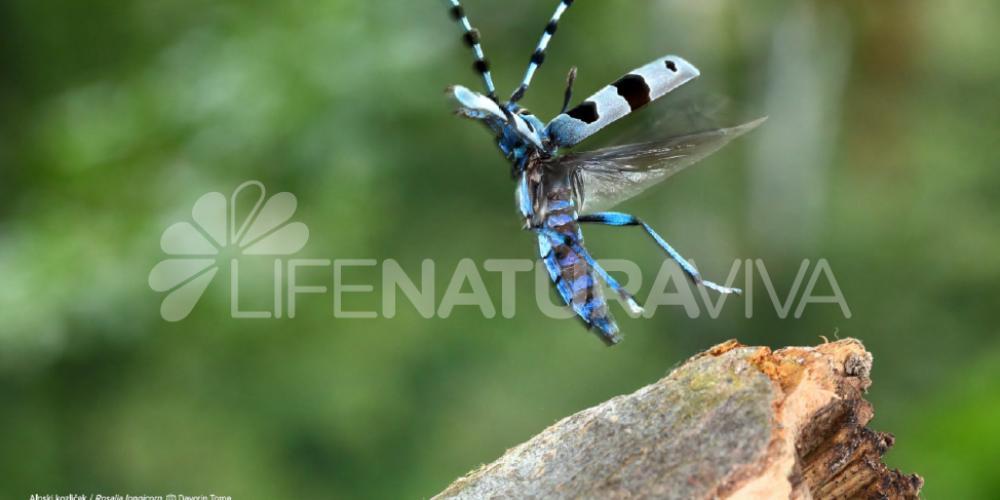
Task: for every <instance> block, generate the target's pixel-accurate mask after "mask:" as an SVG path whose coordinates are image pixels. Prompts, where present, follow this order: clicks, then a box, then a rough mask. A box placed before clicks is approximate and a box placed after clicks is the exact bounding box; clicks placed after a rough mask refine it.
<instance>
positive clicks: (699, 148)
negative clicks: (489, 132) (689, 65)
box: [550, 118, 766, 214]
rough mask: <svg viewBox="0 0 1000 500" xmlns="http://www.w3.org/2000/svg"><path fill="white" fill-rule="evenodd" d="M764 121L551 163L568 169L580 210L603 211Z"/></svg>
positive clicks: (603, 150) (685, 166)
mask: <svg viewBox="0 0 1000 500" xmlns="http://www.w3.org/2000/svg"><path fill="white" fill-rule="evenodd" d="M764 120H766V118H761V119H759V120H755V121H752V122H750V123H745V124H743V125H737V126H735V127H729V128H722V129H718V130H712V131H708V132H701V133H697V134H691V135H686V136H682V137H674V138H670V139H666V140H661V141H655V142H647V143H641V144H629V145H626V146H615V147H610V148H605V149H599V150H597V151H589V152H585V153H572V154H568V155H565V156H558V157H556V158H554V159H553V160H552V163H553V164H552V165H550V168H553V169H565V170H564V171H565V172H568V173H569V174H570V176H571V179H572V183H573V191H574V194H575V196H576V198H577V205H578V206H579V207H580V213H581V214H592V213H596V212H603V211H605V210H608V209H610V208H611V207H613V206H615V205H617V204H619V203H621V202H623V201H625V200H627V199H629V198H632V197H633V196H635V195H637V194H639V193H641V192H643V191H645V190H646V189H649V188H650V187H652V186H654V185H656V184H657V183H659V182H661V181H663V180H664V179H666V178H668V177H670V176H672V175H674V174H676V173H677V172H679V171H681V170H683V169H685V168H687V167H689V166H691V165H693V164H695V163H697V162H698V161H699V160H701V159H702V158H705V157H706V156H708V155H710V154H712V153H714V152H716V151H718V150H719V149H720V148H722V147H723V146H725V145H726V144H727V143H728V142H729V141H731V140H733V139H735V138H737V137H739V136H741V135H743V134H745V133H747V132H749V131H751V130H753V129H754V128H755V127H756V126H757V125H760V124H761V122H763V121H764Z"/></svg>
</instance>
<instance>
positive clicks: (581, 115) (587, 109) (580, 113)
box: [566, 101, 600, 124]
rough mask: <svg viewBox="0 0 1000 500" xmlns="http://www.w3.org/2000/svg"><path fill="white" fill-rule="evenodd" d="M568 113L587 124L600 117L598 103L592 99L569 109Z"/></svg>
mask: <svg viewBox="0 0 1000 500" xmlns="http://www.w3.org/2000/svg"><path fill="white" fill-rule="evenodd" d="M566 114H567V115H569V116H570V117H571V118H576V119H577V120H580V121H582V122H583V123H587V124H590V123H594V122H596V121H597V119H598V118H600V115H598V114H597V104H596V103H594V102H592V101H583V103H581V104H580V105H579V106H577V107H575V108H573V109H571V110H569V111H568V112H567V113H566Z"/></svg>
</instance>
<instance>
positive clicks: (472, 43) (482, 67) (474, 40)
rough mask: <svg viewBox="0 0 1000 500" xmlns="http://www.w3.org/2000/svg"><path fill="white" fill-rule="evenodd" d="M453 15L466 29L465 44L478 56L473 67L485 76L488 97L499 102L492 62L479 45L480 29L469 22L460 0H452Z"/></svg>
mask: <svg viewBox="0 0 1000 500" xmlns="http://www.w3.org/2000/svg"><path fill="white" fill-rule="evenodd" d="M451 17H453V18H454V19H455V20H456V21H458V23H459V24H461V25H462V28H464V29H465V35H463V37H462V39H463V40H465V44H466V45H468V46H469V47H470V48H471V49H472V54H473V55H474V56H475V57H476V62H475V64H473V66H472V67H473V68H475V70H476V72H478V73H479V74H480V75H482V76H483V82H484V83H485V84H486V91H487V92H489V94H488V97H489V98H490V99H491V100H492V101H493V102H496V103H499V102H500V101H499V100H498V99H497V91H496V88H494V87H493V78H491V77H490V64H489V62H487V61H486V57H485V56H483V48H482V47H480V46H479V30H477V29H476V28H473V27H472V25H471V24H469V18H467V17H465V9H464V8H462V4H460V3H458V0H451Z"/></svg>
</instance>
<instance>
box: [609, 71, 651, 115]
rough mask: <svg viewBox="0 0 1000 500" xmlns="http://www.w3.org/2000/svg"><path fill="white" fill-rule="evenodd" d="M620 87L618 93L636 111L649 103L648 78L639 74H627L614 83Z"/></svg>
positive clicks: (616, 86)
mask: <svg viewBox="0 0 1000 500" xmlns="http://www.w3.org/2000/svg"><path fill="white" fill-rule="evenodd" d="M611 85H613V86H614V87H615V88H616V89H618V95H620V96H622V97H624V98H625V100H626V101H628V107H629V108H631V109H632V111H635V110H637V109H639V108H641V107H643V106H645V105H647V104H649V101H650V98H649V85H646V79H645V78H643V77H641V76H639V75H625V76H623V77H621V78H619V79H618V81H617V82H615V83H612V84H611Z"/></svg>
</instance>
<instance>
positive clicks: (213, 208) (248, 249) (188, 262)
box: [149, 181, 309, 321]
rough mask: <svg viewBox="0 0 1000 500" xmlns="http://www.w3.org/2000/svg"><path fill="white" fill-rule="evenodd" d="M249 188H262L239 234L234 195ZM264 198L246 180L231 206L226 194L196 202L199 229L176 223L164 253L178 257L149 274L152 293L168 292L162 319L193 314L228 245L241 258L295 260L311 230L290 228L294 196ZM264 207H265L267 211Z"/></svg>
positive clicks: (163, 240) (163, 241) (162, 245)
mask: <svg viewBox="0 0 1000 500" xmlns="http://www.w3.org/2000/svg"><path fill="white" fill-rule="evenodd" d="M251 184H252V185H255V186H258V187H260V199H258V200H257V204H256V205H254V207H253V210H251V211H250V214H249V215H247V218H246V220H244V221H243V224H242V225H241V226H240V227H239V230H238V231H237V230H236V196H237V195H238V194H239V192H240V191H241V190H243V188H245V187H247V186H249V185H251ZM264 198H265V191H264V185H263V184H261V183H260V182H257V181H248V182H245V183H243V184H242V185H240V187H238V188H236V191H233V196H232V198H231V199H230V202H229V204H228V207H227V204H226V196H225V195H224V194H222V193H208V194H206V195H204V196H202V197H201V198H198V201H196V202H195V204H194V208H193V209H192V210H191V216H192V218H193V219H194V222H195V224H197V226H198V227H197V228H196V227H195V226H194V225H192V224H190V223H187V222H178V223H177V224H174V225H172V226H170V227H169V228H167V230H166V231H164V232H163V237H162V238H161V239H160V248H162V249H163V251H164V252H166V253H167V255H176V256H179V257H180V258H174V259H166V260H163V261H161V262H160V263H159V264H157V265H156V267H154V268H153V270H152V271H150V273H149V286H150V288H152V289H153V290H155V291H157V292H166V291H170V294H169V295H167V297H166V298H165V299H163V304H162V305H161V306H160V315H161V316H163V319H165V320H167V321H180V320H182V319H184V318H186V317H187V315H188V314H190V313H191V310H192V309H194V306H195V304H197V303H198V299H200V298H201V295H202V294H203V293H204V292H205V289H206V288H208V284H209V283H211V282H212V278H214V277H215V274H216V273H217V272H218V271H219V266H218V265H216V258H215V257H213V256H218V255H219V252H220V250H221V249H222V248H224V247H226V246H227V245H236V246H238V247H239V248H240V249H242V250H240V252H239V253H241V254H243V255H291V254H293V253H295V252H298V251H299V250H301V249H302V247H304V246H305V245H306V242H307V241H309V228H308V227H306V225H305V224H303V223H301V222H293V223H291V224H286V222H288V220H289V219H291V218H292V215H294V214H295V208H296V207H297V205H298V201H297V200H296V199H295V195H293V194H292V193H278V194H276V195H274V196H272V197H271V198H270V199H268V200H267V203H264ZM261 203H264V207H263V208H261ZM227 208H228V210H227ZM258 210H259V212H258ZM227 212H228V215H229V220H228V222H229V224H228V234H227V224H226V223H227V220H226V215H227ZM255 216H256V217H255ZM247 226H249V228H248V227H247Z"/></svg>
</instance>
